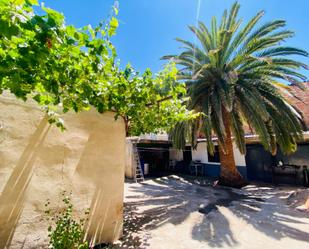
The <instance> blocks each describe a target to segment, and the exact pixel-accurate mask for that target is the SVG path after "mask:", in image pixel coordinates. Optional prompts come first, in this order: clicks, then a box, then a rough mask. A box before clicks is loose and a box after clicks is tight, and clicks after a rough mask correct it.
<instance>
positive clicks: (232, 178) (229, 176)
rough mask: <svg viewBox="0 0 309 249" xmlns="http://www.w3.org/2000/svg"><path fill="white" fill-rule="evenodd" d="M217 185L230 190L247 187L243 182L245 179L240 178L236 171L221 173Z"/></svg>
mask: <svg viewBox="0 0 309 249" xmlns="http://www.w3.org/2000/svg"><path fill="white" fill-rule="evenodd" d="M218 184H219V185H222V186H226V187H232V188H242V187H244V186H246V185H248V183H247V182H246V181H245V179H244V178H243V177H242V176H241V174H240V173H239V172H238V171H235V172H225V174H222V173H221V174H220V177H219V181H218Z"/></svg>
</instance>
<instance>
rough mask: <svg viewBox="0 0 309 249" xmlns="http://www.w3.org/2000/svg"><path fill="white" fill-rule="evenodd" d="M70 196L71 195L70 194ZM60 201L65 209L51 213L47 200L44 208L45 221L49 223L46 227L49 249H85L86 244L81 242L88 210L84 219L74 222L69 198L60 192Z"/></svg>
mask: <svg viewBox="0 0 309 249" xmlns="http://www.w3.org/2000/svg"><path fill="white" fill-rule="evenodd" d="M70 195H71V194H70ZM62 197H63V199H62V201H63V204H64V206H65V208H63V209H61V210H57V211H52V210H51V209H50V208H49V205H50V201H49V200H47V202H46V204H45V206H46V211H45V214H46V215H47V220H48V221H49V222H50V223H51V224H50V225H49V227H48V237H49V248H52V249H86V248H89V246H88V242H87V241H83V237H84V231H83V227H84V225H85V221H86V219H87V218H86V217H87V216H88V214H89V210H87V211H86V212H85V218H82V219H79V220H77V221H76V220H74V218H73V215H72V212H73V204H72V200H71V197H70V196H68V195H66V192H65V191H64V192H62Z"/></svg>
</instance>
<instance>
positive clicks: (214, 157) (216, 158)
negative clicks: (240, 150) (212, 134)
mask: <svg viewBox="0 0 309 249" xmlns="http://www.w3.org/2000/svg"><path fill="white" fill-rule="evenodd" d="M214 149H215V151H214V154H213V155H210V154H209V152H208V162H210V163H219V162H220V156H219V148H218V146H217V145H216V146H215V148H214Z"/></svg>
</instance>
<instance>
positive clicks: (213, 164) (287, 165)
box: [126, 83, 309, 185]
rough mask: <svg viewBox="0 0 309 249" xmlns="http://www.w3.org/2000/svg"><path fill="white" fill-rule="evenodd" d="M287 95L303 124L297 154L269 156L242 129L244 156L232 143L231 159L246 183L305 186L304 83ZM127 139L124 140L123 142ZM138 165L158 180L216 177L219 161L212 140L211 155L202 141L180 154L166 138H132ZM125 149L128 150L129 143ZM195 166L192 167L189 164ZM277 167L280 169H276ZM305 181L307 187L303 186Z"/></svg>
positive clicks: (308, 147)
mask: <svg viewBox="0 0 309 249" xmlns="http://www.w3.org/2000/svg"><path fill="white" fill-rule="evenodd" d="M289 87H290V91H284V94H285V97H286V99H287V100H288V101H289V102H290V104H292V105H293V106H295V108H296V109H297V110H298V111H299V112H300V114H301V115H302V118H303V121H304V130H305V132H304V140H303V141H300V142H299V144H298V150H297V151H296V152H295V153H294V154H292V155H284V154H282V153H281V152H280V150H279V152H278V153H277V155H276V156H272V155H271V154H270V153H269V152H268V151H265V150H264V148H263V146H262V145H261V144H260V142H259V139H258V136H257V135H255V134H254V132H253V131H252V130H251V129H250V128H249V127H248V128H247V129H246V131H247V132H246V136H245V139H246V147H247V153H246V155H242V154H241V153H240V151H239V150H238V148H237V146H236V145H235V143H234V144H233V147H234V158H235V163H236V166H237V168H238V170H239V172H240V173H241V174H242V175H243V176H244V177H245V178H247V179H248V180H252V181H264V182H272V183H288V184H298V185H303V184H308V179H307V180H306V174H307V173H306V172H305V171H306V170H308V169H309V132H308V131H306V130H307V129H308V127H309V91H308V88H309V83H304V88H305V89H304V90H301V89H299V88H298V87H297V86H295V85H291V86H289ZM128 141H130V139H128V140H127V142H128ZM135 141H138V142H137V147H138V150H139V154H140V157H141V162H142V164H146V165H147V172H146V173H147V174H148V175H150V176H160V175H164V174H169V173H173V172H174V173H175V172H176V173H184V174H196V175H205V176H212V177H217V176H218V175H219V173H220V158H219V153H218V148H217V144H216V143H217V142H216V139H214V143H215V145H216V146H215V148H216V149H215V153H214V155H210V154H209V153H208V151H207V147H206V140H205V139H203V138H199V139H198V144H197V147H196V148H194V149H193V148H192V147H191V146H190V145H187V146H186V148H185V149H183V150H177V149H175V148H173V146H172V143H171V141H169V140H168V136H167V135H166V134H160V135H155V134H148V135H144V136H141V137H139V138H135ZM128 143H129V147H128V148H130V146H131V145H130V142H128ZM131 161H132V164H130V165H129V164H128V163H127V167H126V168H127V171H126V172H129V171H130V174H128V173H127V174H126V176H127V177H129V178H130V177H131V178H133V176H134V168H135V165H134V160H131ZM192 163H193V164H194V163H195V164H196V165H199V166H194V165H191V166H190V164H192ZM278 166H281V167H278ZM306 181H307V183H306Z"/></svg>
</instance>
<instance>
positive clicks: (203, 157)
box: [192, 142, 246, 166]
mask: <svg viewBox="0 0 309 249" xmlns="http://www.w3.org/2000/svg"><path fill="white" fill-rule="evenodd" d="M233 149H234V158H235V163H236V165H237V166H246V160H245V156H244V155H242V154H241V153H240V151H239V149H238V148H237V146H236V144H235V143H233ZM192 160H200V161H201V162H202V163H212V164H218V163H213V162H208V153H207V146H206V143H205V142H200V143H198V145H197V149H196V150H193V149H192Z"/></svg>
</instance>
